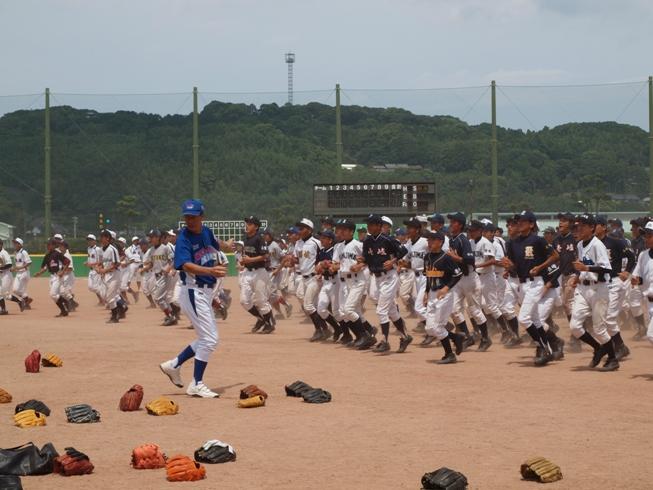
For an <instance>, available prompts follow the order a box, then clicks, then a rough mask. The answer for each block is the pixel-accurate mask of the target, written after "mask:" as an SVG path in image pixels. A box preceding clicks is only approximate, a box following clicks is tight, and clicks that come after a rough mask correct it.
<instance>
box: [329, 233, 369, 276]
mask: <svg viewBox="0 0 653 490" xmlns="http://www.w3.org/2000/svg"><path fill="white" fill-rule="evenodd" d="M342 244H343V246H342V249H341V251H340V253H339V256H338V262H339V263H340V269H339V270H340V275H341V276H343V275H345V274H349V273H350V272H351V266H352V265H354V264H356V263H357V262H358V260H357V259H358V257H360V256H362V255H363V244H362V243H361V242H359V241H358V240H350V241H348V242H342ZM334 256H335V251H334Z"/></svg>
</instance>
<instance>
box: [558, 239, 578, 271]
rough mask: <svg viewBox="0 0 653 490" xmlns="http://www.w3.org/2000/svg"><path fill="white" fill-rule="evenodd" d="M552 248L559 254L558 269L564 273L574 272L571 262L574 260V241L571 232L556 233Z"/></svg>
mask: <svg viewBox="0 0 653 490" xmlns="http://www.w3.org/2000/svg"><path fill="white" fill-rule="evenodd" d="M553 248H554V249H555V251H556V252H558V255H559V256H560V271H561V273H562V274H564V275H569V274H574V273H576V270H575V269H574V266H573V264H572V262H574V260H576V241H575V240H574V237H573V236H572V234H571V233H567V234H566V235H558V236H556V237H555V238H554V239H553Z"/></svg>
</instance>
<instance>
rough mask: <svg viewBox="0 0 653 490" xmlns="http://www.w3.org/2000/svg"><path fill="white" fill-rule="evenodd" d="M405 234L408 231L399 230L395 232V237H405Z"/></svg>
mask: <svg viewBox="0 0 653 490" xmlns="http://www.w3.org/2000/svg"><path fill="white" fill-rule="evenodd" d="M405 234H406V230H404V229H403V228H397V229H396V230H395V235H397V236H404V235H405Z"/></svg>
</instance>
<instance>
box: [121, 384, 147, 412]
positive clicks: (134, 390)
mask: <svg viewBox="0 0 653 490" xmlns="http://www.w3.org/2000/svg"><path fill="white" fill-rule="evenodd" d="M142 401H143V387H142V386H141V385H134V386H132V387H131V388H129V391H127V392H126V393H125V394H124V395H122V397H121V398H120V404H119V405H118V408H120V410H122V411H123V412H134V411H136V410H138V409H139V408H141V402H142Z"/></svg>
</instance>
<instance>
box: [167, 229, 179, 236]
mask: <svg viewBox="0 0 653 490" xmlns="http://www.w3.org/2000/svg"><path fill="white" fill-rule="evenodd" d="M166 233H167V234H168V236H177V234H176V233H175V230H168V231H167V232H166Z"/></svg>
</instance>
